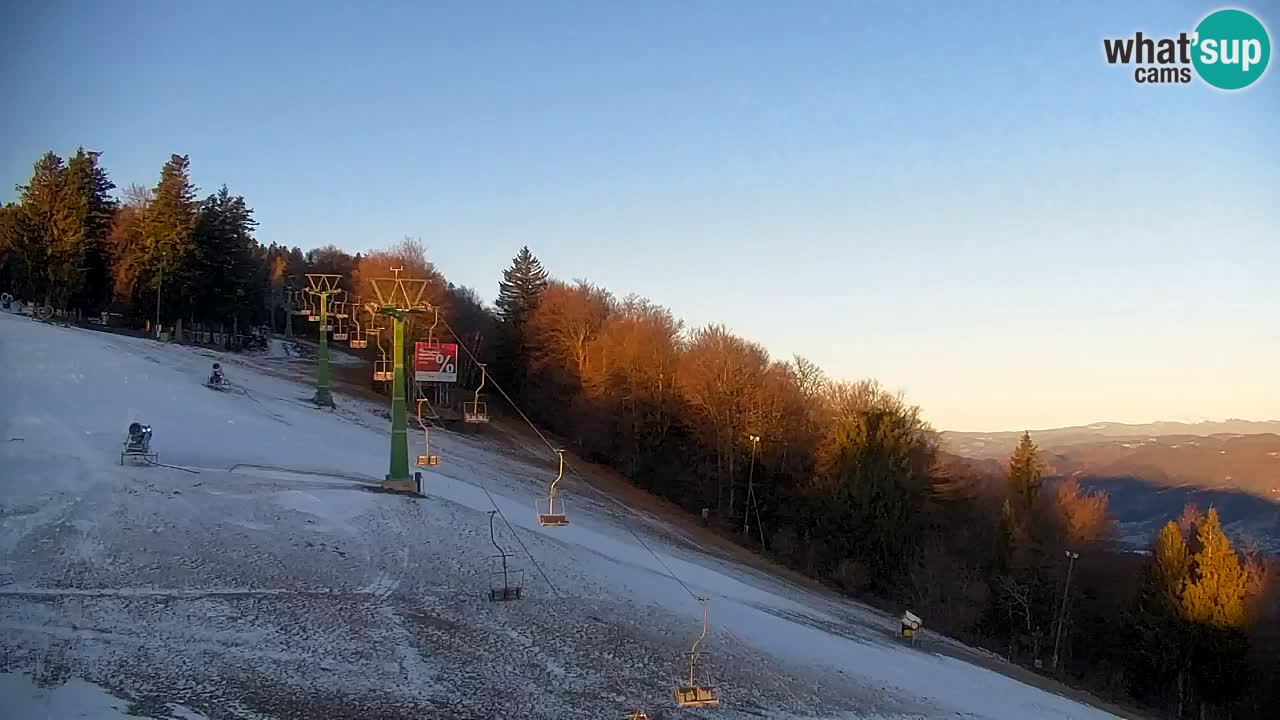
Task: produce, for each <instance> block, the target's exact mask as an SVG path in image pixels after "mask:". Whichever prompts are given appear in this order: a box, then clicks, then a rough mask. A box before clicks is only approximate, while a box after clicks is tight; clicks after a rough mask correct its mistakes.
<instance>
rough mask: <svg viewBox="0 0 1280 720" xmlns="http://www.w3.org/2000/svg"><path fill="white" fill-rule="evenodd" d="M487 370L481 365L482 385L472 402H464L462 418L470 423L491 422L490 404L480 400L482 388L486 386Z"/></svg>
mask: <svg viewBox="0 0 1280 720" xmlns="http://www.w3.org/2000/svg"><path fill="white" fill-rule="evenodd" d="M486 377H487V376H486V371H485V367H484V365H483V364H481V365H480V385H479V386H478V387H476V394H475V399H474V400H472V401H471V402H463V403H462V420H463V421H464V422H469V423H487V422H489V406H488V405H487V404H485V403H483V402H480V390H481V388H483V387H484V381H485V378H486Z"/></svg>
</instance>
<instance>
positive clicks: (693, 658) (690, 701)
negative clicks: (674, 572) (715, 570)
mask: <svg viewBox="0 0 1280 720" xmlns="http://www.w3.org/2000/svg"><path fill="white" fill-rule="evenodd" d="M698 602H700V603H702V634H701V635H699V636H698V639H697V640H695V641H693V648H691V649H690V650H689V652H687V653H685V654H684V655H683V656H677V658H676V660H677V662H678V664H679V666H680V668H681V674H680V676H679V677H678V678H677V679H676V682H675V683H674V685H675V687H673V688H672V690H671V694H672V695H673V696H674V697H675V700H676V705H677V706H679V707H717V706H719V705H720V693H719V692H718V691H717V689H716V688H715V686H714V684H713V683H712V682H711V679H710V677H709V675H710V673H709V672H708V671H707V666H708V665H709V664H710V658H709V657H708V656H707V654H706V653H703V652H700V651H699V650H698V646H700V645H701V644H702V641H703V640H704V639H705V638H706V637H707V599H706V598H705V597H700V598H698ZM685 662H687V664H688V668H689V674H688V675H687V676H686V675H684V674H683V668H684V665H685ZM686 677H687V678H688V683H685V682H684V681H685V679H686Z"/></svg>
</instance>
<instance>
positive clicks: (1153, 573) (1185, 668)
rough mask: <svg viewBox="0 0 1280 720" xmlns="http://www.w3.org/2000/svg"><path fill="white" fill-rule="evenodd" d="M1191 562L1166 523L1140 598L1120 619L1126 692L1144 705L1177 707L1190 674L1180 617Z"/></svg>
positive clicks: (1188, 633) (1187, 638)
mask: <svg viewBox="0 0 1280 720" xmlns="http://www.w3.org/2000/svg"><path fill="white" fill-rule="evenodd" d="M1188 570H1189V559H1188V557H1187V544H1186V540H1185V538H1184V537H1183V534H1182V529H1181V528H1179V526H1178V524H1177V523H1176V522H1173V521H1170V522H1169V523H1167V524H1166V525H1165V526H1164V527H1163V528H1162V529H1161V530H1160V532H1159V533H1157V535H1156V538H1155V541H1154V542H1153V543H1152V546H1151V556H1150V560H1149V561H1148V562H1147V566H1146V568H1145V569H1144V570H1143V575H1142V582H1141V584H1140V586H1139V588H1138V593H1137V595H1136V597H1135V598H1134V600H1133V602H1132V604H1131V605H1130V607H1129V608H1128V609H1127V610H1126V611H1125V614H1124V616H1123V625H1122V628H1123V629H1122V631H1121V633H1122V635H1123V637H1124V642H1123V647H1125V648H1126V653H1127V656H1128V657H1127V665H1128V667H1129V689H1130V691H1131V692H1133V693H1134V694H1135V696H1137V697H1139V698H1141V699H1144V700H1147V701H1148V702H1156V701H1165V702H1170V703H1179V704H1180V703H1181V702H1182V701H1183V699H1184V697H1185V691H1186V689H1187V688H1186V682H1185V681H1186V678H1187V674H1188V673H1189V671H1190V670H1191V660H1192V646H1193V643H1192V640H1193V636H1192V627H1191V623H1189V622H1187V621H1186V619H1185V618H1184V617H1183V616H1182V591H1183V587H1184V586H1185V584H1186V581H1187V573H1188Z"/></svg>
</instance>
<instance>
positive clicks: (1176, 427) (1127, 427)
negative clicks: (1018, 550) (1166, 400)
mask: <svg viewBox="0 0 1280 720" xmlns="http://www.w3.org/2000/svg"><path fill="white" fill-rule="evenodd" d="M1030 432H1031V437H1032V439H1034V440H1035V441H1036V444H1037V445H1039V446H1040V447H1042V448H1047V447H1055V446H1059V445H1073V444H1076V443H1087V442H1097V441H1100V440H1143V439H1146V438H1158V437H1162V436H1167V435H1193V436H1200V437H1209V436H1211V435H1223V434H1228V435H1260V434H1265V433H1272V434H1276V435H1280V420H1261V421H1259V420H1222V421H1206V422H1197V423H1184V422H1154V423H1145V424H1140V425H1132V424H1128V423H1113V422H1100V423H1094V424H1092V425H1075V426H1072V427H1063V428H1053V429H1050V430H1032V431H1030ZM1021 437H1022V431H1021V430H1009V431H1001V432H955V431H950V430H948V431H946V432H943V433H942V439H943V441H944V442H945V443H946V445H947V449H948V450H950V451H951V452H954V453H957V454H959V455H965V456H967V457H1006V458H1007V457H1008V456H1009V453H1011V452H1013V448H1014V447H1015V446H1017V444H1018V439H1019V438H1021Z"/></svg>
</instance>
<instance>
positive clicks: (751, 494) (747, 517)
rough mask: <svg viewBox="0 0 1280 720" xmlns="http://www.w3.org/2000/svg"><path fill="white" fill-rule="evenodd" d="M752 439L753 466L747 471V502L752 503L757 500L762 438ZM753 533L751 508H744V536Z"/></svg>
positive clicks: (754, 437)
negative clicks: (756, 483)
mask: <svg viewBox="0 0 1280 720" xmlns="http://www.w3.org/2000/svg"><path fill="white" fill-rule="evenodd" d="M750 437H751V466H750V468H749V469H748V470H747V502H748V503H750V502H751V501H752V500H753V499H754V498H755V490H754V488H755V482H754V480H755V474H756V446H758V445H759V444H760V436H759V435H752V436H750ZM750 532H751V508H750V507H746V508H743V511H742V536H743V537H746V536H747V534H748V533H750Z"/></svg>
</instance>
